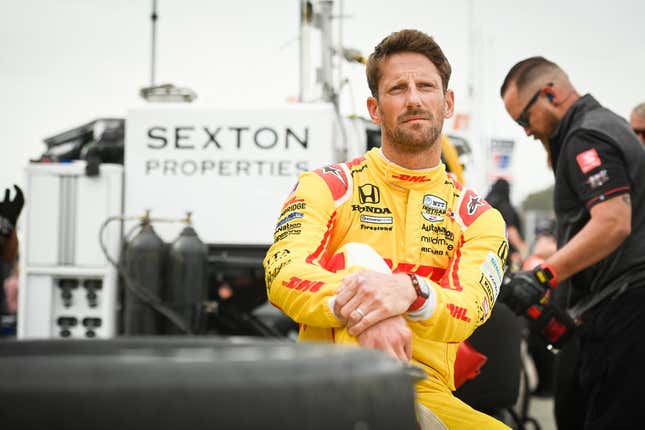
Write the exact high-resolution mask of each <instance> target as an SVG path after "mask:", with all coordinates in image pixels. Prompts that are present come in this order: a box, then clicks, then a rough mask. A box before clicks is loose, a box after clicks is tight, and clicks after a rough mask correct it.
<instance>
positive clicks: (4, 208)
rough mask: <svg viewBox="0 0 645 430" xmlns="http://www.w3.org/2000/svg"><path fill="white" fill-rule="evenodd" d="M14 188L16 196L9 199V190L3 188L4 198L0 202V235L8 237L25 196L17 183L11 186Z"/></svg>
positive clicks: (23, 203) (14, 225)
mask: <svg viewBox="0 0 645 430" xmlns="http://www.w3.org/2000/svg"><path fill="white" fill-rule="evenodd" d="M13 187H14V189H15V190H16V197H14V199H13V200H10V198H9V194H10V190H9V189H8V188H6V189H5V193H4V200H3V201H1V202H0V236H4V237H9V236H10V235H11V232H12V231H13V229H14V228H15V227H16V221H17V220H18V216H19V215H20V212H21V211H22V207H23V206H24V205H25V197H24V195H23V194H22V190H21V189H20V187H18V186H17V185H14V186H13Z"/></svg>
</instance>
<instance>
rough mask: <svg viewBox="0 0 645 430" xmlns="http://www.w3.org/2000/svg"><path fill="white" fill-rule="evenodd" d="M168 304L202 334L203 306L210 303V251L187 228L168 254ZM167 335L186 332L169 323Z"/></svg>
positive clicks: (193, 329)
mask: <svg viewBox="0 0 645 430" xmlns="http://www.w3.org/2000/svg"><path fill="white" fill-rule="evenodd" d="M167 267H168V271H167V285H166V292H165V295H164V302H165V304H166V305H167V306H168V307H170V308H171V309H172V310H174V311H175V312H176V313H177V314H178V315H179V316H181V318H182V319H183V320H184V322H185V323H186V324H187V325H188V326H189V327H190V328H191V331H192V332H193V333H197V332H199V322H200V320H201V315H202V314H201V309H202V304H203V303H204V301H205V300H206V285H207V277H208V250H207V248H206V245H205V244H204V242H202V241H201V240H200V239H199V237H198V236H197V233H196V232H195V229H194V228H193V227H191V226H190V225H187V226H186V227H184V229H183V230H182V231H181V233H180V234H179V237H177V239H175V241H174V242H173V243H172V244H171V245H170V249H169V251H168V265H167ZM164 332H165V333H166V334H179V333H182V331H181V330H179V329H178V328H177V327H176V326H175V325H174V324H172V323H171V322H170V321H166V323H165V330H164Z"/></svg>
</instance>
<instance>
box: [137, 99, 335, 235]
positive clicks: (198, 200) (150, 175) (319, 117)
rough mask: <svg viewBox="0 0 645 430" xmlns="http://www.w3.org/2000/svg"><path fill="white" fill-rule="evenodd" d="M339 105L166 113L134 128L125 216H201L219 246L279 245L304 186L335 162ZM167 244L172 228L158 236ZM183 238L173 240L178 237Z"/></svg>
mask: <svg viewBox="0 0 645 430" xmlns="http://www.w3.org/2000/svg"><path fill="white" fill-rule="evenodd" d="M334 121H335V115H334V110H333V107H332V106H331V105H327V104H307V105H304V104H297V105H286V106H280V107H276V108H267V109H219V108H207V107H195V106H190V105H162V106H151V107H145V108H140V109H135V110H131V111H130V112H129V113H128V117H127V121H126V144H125V214H126V215H139V214H142V213H143V212H144V211H145V210H146V209H150V210H151V211H152V212H151V215H152V216H153V217H155V216H156V217H181V216H183V215H184V214H185V213H186V212H187V211H191V212H192V213H193V221H194V226H195V229H196V230H197V233H198V234H199V235H200V237H201V239H202V240H203V241H204V242H207V243H211V244H233V245H255V244H270V243H271V242H272V240H273V231H274V228H275V222H276V221H277V216H278V215H279V213H280V208H281V206H282V204H283V202H284V200H285V198H286V197H287V195H288V194H289V192H290V191H291V189H292V188H293V186H294V185H295V183H296V181H297V176H298V175H299V174H300V173H302V172H304V171H306V170H312V169H316V168H318V167H321V166H323V165H325V164H329V163H331V162H333V161H335V160H334V146H335V145H334V142H333V138H334V127H335V123H334ZM156 228H157V230H160V231H161V232H162V236H164V239H166V240H170V239H172V237H166V235H164V234H163V232H164V230H165V231H166V232H167V231H168V229H167V228H164V227H160V228H158V227H156ZM178 230H179V229H178V228H175V229H173V230H172V231H174V232H177V231H178Z"/></svg>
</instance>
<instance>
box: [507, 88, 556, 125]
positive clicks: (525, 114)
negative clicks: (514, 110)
mask: <svg viewBox="0 0 645 430" xmlns="http://www.w3.org/2000/svg"><path fill="white" fill-rule="evenodd" d="M546 86H548V87H552V86H553V82H549V83H548V84H546ZM541 92H542V88H540V89H539V90H537V91H536V92H535V94H533V97H531V100H529V102H528V103H527V104H526V106H524V109H522V112H521V113H520V115H519V116H518V117H517V119H516V120H515V122H516V123H518V124H519V125H520V127H524V128H528V127H529V125H530V123H529V109H531V106H533V105H534V104H535V102H536V101H537V99H538V98H539V97H540V93H541Z"/></svg>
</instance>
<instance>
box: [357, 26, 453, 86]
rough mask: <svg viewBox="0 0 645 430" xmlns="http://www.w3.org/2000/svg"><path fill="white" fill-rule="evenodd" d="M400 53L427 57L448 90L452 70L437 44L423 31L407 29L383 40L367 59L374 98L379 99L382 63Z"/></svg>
mask: <svg viewBox="0 0 645 430" xmlns="http://www.w3.org/2000/svg"><path fill="white" fill-rule="evenodd" d="M399 52H416V53H418V54H422V55H424V56H426V57H427V58H428V59H429V60H430V61H431V62H432V64H434V65H435V67H436V68H437V70H438V71H439V76H441V83H442V85H443V91H444V92H445V91H446V90H447V89H448V81H450V74H451V73H452V68H451V67H450V63H449V62H448V59H447V58H446V56H445V55H444V54H443V51H442V50H441V48H440V47H439V45H438V44H437V42H435V40H434V39H433V38H432V37H431V36H428V35H427V34H425V33H424V32H422V31H418V30H409V29H406V30H401V31H397V32H396V33H392V34H390V35H389V36H387V37H386V38H385V39H383V40H381V43H379V44H378V45H376V47H375V48H374V52H372V54H370V56H369V58H368V59H367V68H366V72H365V73H366V74H367V84H368V85H369V87H370V91H371V92H372V96H374V97H376V98H378V83H379V81H380V80H381V75H382V73H381V63H382V62H383V61H384V60H385V58H387V57H388V56H390V55H392V54H396V53H399Z"/></svg>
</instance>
